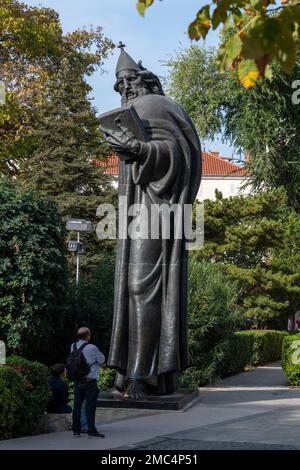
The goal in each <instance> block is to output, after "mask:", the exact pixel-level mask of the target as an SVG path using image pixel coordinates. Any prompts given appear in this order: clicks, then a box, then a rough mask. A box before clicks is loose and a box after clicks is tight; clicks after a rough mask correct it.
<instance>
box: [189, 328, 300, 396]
mask: <svg viewBox="0 0 300 470" xmlns="http://www.w3.org/2000/svg"><path fill="white" fill-rule="evenodd" d="M286 337H288V338H292V337H291V336H289V335H288V333H287V332H286V331H276V330H249V331H237V332H235V333H233V334H232V335H231V336H229V337H228V338H226V339H225V340H224V341H223V342H222V343H220V344H219V345H218V346H217V347H215V348H214V350H213V355H210V356H209V355H206V356H204V355H203V358H204V361H206V362H203V363H202V365H201V367H199V368H197V367H191V368H190V369H188V370H186V371H185V372H184V374H183V379H184V380H181V383H182V385H183V386H185V387H197V386H201V385H207V384H211V383H214V382H216V380H218V379H220V378H221V377H223V378H224V377H228V376H230V375H234V374H238V373H239V372H243V371H244V370H245V369H246V368H249V367H256V366H259V365H263V364H266V363H268V362H272V361H276V360H278V359H280V358H281V351H282V343H283V340H284V339H285V338H286ZM298 338H299V340H300V335H299V336H298ZM200 341H201V339H200ZM299 344H300V343H299ZM299 384H300V367H299Z"/></svg>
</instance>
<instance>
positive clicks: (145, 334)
mask: <svg viewBox="0 0 300 470" xmlns="http://www.w3.org/2000/svg"><path fill="white" fill-rule="evenodd" d="M120 47H121V51H120V57H119V60H118V64H117V70H116V77H117V82H116V84H115V90H116V91H118V92H119V93H120V94H121V97H122V107H121V108H120V110H123V109H124V115H123V114H122V113H121V115H120V117H119V118H116V115H117V113H116V112H113V113H112V116H113V117H114V121H109V119H108V120H105V119H103V120H102V121H101V119H100V122H102V125H101V126H100V127H101V128H102V130H103V131H104V132H105V135H106V137H107V140H108V142H109V143H110V145H111V146H112V148H113V149H114V151H115V152H117V153H118V154H119V156H120V169H119V197H121V196H122V197H123V200H124V198H125V197H126V199H125V200H126V205H127V207H126V208H125V210H124V211H123V212H122V214H123V215H121V217H122V220H119V223H122V224H123V225H124V226H125V227H128V224H129V223H130V220H131V218H130V216H128V211H127V209H128V208H129V207H130V205H132V204H133V203H136V204H137V203H138V204H142V205H144V206H145V207H146V208H147V209H149V213H150V207H151V205H153V204H158V205H159V204H167V205H168V206H172V205H173V204H178V205H179V206H180V207H182V208H183V206H184V205H185V204H192V203H193V202H194V200H195V197H196V195H197V192H198V188H199V184H200V180H201V148H200V142H199V138H198V135H197V132H196V130H195V128H194V125H193V123H192V121H191V119H190V118H189V116H188V115H187V114H186V112H185V111H184V110H183V109H182V108H181V107H180V106H179V105H177V104H176V103H175V102H174V101H172V100H171V99H170V98H167V97H165V96H164V93H163V89H162V86H161V83H160V81H159V79H158V77H157V76H156V75H154V74H153V73H151V72H150V71H149V70H146V69H145V68H144V67H143V66H142V64H141V62H139V63H135V62H134V60H133V59H132V58H131V57H130V56H129V55H128V54H127V53H126V52H125V51H124V46H123V45H122V44H121V46H120ZM125 111H126V112H125ZM106 114H109V113H106ZM106 117H107V116H106ZM138 120H139V121H140V122H141V123H142V126H143V129H140V127H141V126H140V125H139V123H138V122H137V121H138ZM129 121H130V123H129ZM105 122H111V128H110V129H108V128H107V126H105ZM127 123H129V124H130V125H129V124H128V125H126V124H127ZM135 129H136V131H135ZM137 134H138V135H139V136H140V137H139V138H137ZM143 135H144V136H145V138H143V137H141V136H143ZM137 217H139V216H137ZM140 219H141V220H140V223H141V225H142V224H143V220H142V216H141V215H140ZM182 223H183V221H182V214H180V213H179V214H175V215H174V217H173V220H172V226H171V235H170V238H169V239H164V238H163V237H162V234H161V230H160V233H159V237H157V238H155V239H153V238H151V237H143V238H141V239H132V238H130V237H129V238H127V239H119V242H118V252H117V261H116V274H115V300H114V320H113V329H112V338H111V347H110V354H109V358H108V365H109V366H110V367H113V368H115V369H116V370H117V371H118V374H117V378H116V382H115V386H116V388H117V389H119V390H121V391H122V392H123V397H124V398H133V399H139V398H143V397H145V396H146V395H148V394H153V393H155V394H165V393H172V392H174V391H175V390H176V389H177V386H178V378H179V373H180V372H181V371H182V370H184V369H186V368H187V367H188V366H189V355H188V345H187V251H186V246H185V244H186V239H185V238H184V236H183V237H182V238H181V239H176V238H175V237H174V230H175V228H176V226H177V225H178V224H182Z"/></svg>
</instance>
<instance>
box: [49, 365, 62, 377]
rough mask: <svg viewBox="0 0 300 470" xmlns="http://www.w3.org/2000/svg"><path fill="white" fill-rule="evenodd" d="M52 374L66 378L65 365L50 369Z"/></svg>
mask: <svg viewBox="0 0 300 470" xmlns="http://www.w3.org/2000/svg"><path fill="white" fill-rule="evenodd" d="M50 372H51V374H52V375H54V377H64V376H65V374H66V368H65V365H64V364H54V365H53V366H51V367H50Z"/></svg>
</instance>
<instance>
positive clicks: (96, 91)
mask: <svg viewBox="0 0 300 470" xmlns="http://www.w3.org/2000/svg"><path fill="white" fill-rule="evenodd" d="M24 1H25V3H27V4H28V5H32V6H40V5H42V6H45V7H49V8H53V9H54V10H56V11H57V12H58V13H59V15H60V20H61V23H62V27H63V30H64V32H69V31H73V30H75V29H77V28H79V27H89V26H94V27H96V26H102V27H103V33H104V34H105V36H107V37H109V38H110V39H112V40H113V41H114V42H115V43H118V42H119V41H123V43H125V44H126V50H127V52H128V53H129V54H130V55H131V56H132V57H133V59H134V60H135V61H138V60H142V61H143V65H144V66H145V67H146V68H148V69H150V70H151V71H152V72H154V73H155V74H157V75H159V76H165V75H166V73H167V68H166V67H165V66H164V65H163V62H165V61H167V60H168V58H170V57H171V56H172V54H174V53H175V52H176V50H178V49H179V48H181V47H184V48H185V47H188V46H189V45H190V44H191V41H190V39H189V37H188V35H187V32H186V31H187V27H188V25H189V23H190V22H191V21H192V20H193V19H194V17H195V14H196V12H197V11H198V10H199V9H200V8H201V6H202V5H204V4H205V3H206V1H205V0H184V1H183V0H163V1H161V2H160V1H158V0H156V1H155V2H154V5H153V6H151V7H150V8H149V9H148V10H147V11H146V14H145V17H144V18H142V17H141V16H140V15H139V14H138V12H137V10H136V0H85V1H84V0H24ZM205 44H206V46H216V45H217V44H218V34H217V33H216V32H211V33H209V34H208V36H207V39H206V42H205ZM118 55H119V49H116V50H115V51H114V53H113V55H110V56H109V57H108V58H107V59H106V60H105V62H104V70H105V73H103V74H101V72H100V71H99V72H96V73H95V74H94V76H93V77H92V78H90V79H89V83H90V84H91V86H92V88H93V91H92V97H93V99H94V100H93V104H94V106H95V107H96V109H97V112H98V113H102V112H105V111H109V110H110V109H113V108H117V107H118V106H120V97H119V95H118V94H117V93H116V92H115V91H114V90H113V85H114V82H115V68H116V63H117V59H118ZM202 144H203V145H202V146H203V147H204V148H205V149H206V150H215V151H220V153H221V154H222V155H224V156H227V157H230V156H231V155H232V149H231V148H230V147H229V146H228V145H225V144H223V143H222V142H221V141H220V140H215V141H214V142H208V141H206V142H203V143H202Z"/></svg>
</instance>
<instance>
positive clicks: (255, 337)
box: [220, 330, 287, 377]
mask: <svg viewBox="0 0 300 470" xmlns="http://www.w3.org/2000/svg"><path fill="white" fill-rule="evenodd" d="M286 336H287V332H286V331H277V330H249V331H238V332H236V333H234V334H233V336H232V337H231V338H230V339H229V340H227V341H226V342H225V343H224V346H223V348H224V358H223V361H222V368H221V371H220V375H221V376H222V377H226V376H229V375H233V374H237V373H239V372H242V371H243V370H245V368H246V367H256V366H259V365H263V364H266V363H268V362H272V361H276V360H278V359H280V358H281V351H282V342H283V339H284V338H285V337H286Z"/></svg>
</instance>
